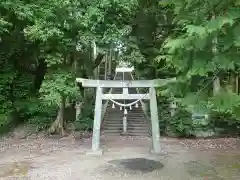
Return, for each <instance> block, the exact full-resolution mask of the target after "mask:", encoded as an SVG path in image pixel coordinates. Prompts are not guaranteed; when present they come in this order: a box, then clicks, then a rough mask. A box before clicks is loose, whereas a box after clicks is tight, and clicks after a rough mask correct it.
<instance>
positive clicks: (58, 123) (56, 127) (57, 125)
mask: <svg viewBox="0 0 240 180" xmlns="http://www.w3.org/2000/svg"><path fill="white" fill-rule="evenodd" d="M65 103H66V98H65V96H63V95H62V96H61V102H60V106H59V109H58V114H57V118H56V119H55V121H54V122H53V123H52V125H51V127H50V128H49V130H48V133H49V134H53V133H57V134H60V135H61V136H64V134H65V131H64V124H65V123H64V111H65V105H66V104H65Z"/></svg>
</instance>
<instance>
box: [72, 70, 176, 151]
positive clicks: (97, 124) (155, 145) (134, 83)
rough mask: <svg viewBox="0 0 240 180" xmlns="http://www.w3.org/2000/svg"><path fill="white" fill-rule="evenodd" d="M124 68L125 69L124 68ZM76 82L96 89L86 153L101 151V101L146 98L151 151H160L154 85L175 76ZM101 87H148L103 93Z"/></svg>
mask: <svg viewBox="0 0 240 180" xmlns="http://www.w3.org/2000/svg"><path fill="white" fill-rule="evenodd" d="M124 69H125V70H124ZM118 71H121V72H129V71H132V68H122V69H121V70H119V68H118ZM76 81H77V83H82V86H83V87H92V88H97V89H96V100H95V111H94V124H93V135H92V149H91V151H90V152H88V153H87V154H91V155H102V153H103V151H102V149H100V129H101V121H102V106H103V105H102V101H103V100H108V99H113V100H136V99H148V100H150V112H151V113H150V114H151V125H152V149H151V152H152V153H160V152H161V148H160V129H159V121H158V109H157V99H156V91H155V88H156V87H160V86H164V85H166V84H167V83H169V82H175V81H176V78H169V79H154V80H130V81H129V80H93V79H84V78H77V79H76ZM103 88H124V89H127V88H149V93H147V94H128V93H126V91H125V93H124V91H123V94H104V93H103Z"/></svg>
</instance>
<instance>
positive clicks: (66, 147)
mask: <svg viewBox="0 0 240 180" xmlns="http://www.w3.org/2000/svg"><path fill="white" fill-rule="evenodd" d="M90 145H91V139H85V140H75V139H74V138H72V137H68V138H62V139H58V138H36V137H29V138H28V139H22V140H13V139H3V140H1V141H0V159H1V160H0V179H1V180H13V179H16V180H20V179H23V180H50V179H54V180H121V179H125V180H135V179H136V180H143V179H144V180H145V179H146V178H148V179H149V180H211V179H216V180H218V179H219V180H238V179H240V151H239V150H240V141H239V139H234V138H228V139H211V140H184V139H181V140H179V139H172V138H162V139H161V146H162V149H163V151H164V152H166V153H167V154H164V155H152V154H150V153H149V147H150V145H151V140H150V139H149V138H141V137H136V138H128V137H111V138H109V137H108V138H106V137H102V139H101V146H102V148H103V150H104V155H103V156H101V157H92V156H87V155H85V153H86V152H87V151H88V150H89V149H90ZM152 160H154V161H152Z"/></svg>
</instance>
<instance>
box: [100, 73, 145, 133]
mask: <svg viewBox="0 0 240 180" xmlns="http://www.w3.org/2000/svg"><path fill="white" fill-rule="evenodd" d="M115 79H116V80H122V79H123V73H117V75H116V78H115ZM124 79H125V80H130V79H132V78H131V75H130V73H124ZM111 93H112V94H120V93H122V88H113V89H112V92H111ZM129 93H130V94H133V93H136V88H129ZM117 101H118V102H121V103H124V100H122V101H119V100H117ZM132 101H134V100H126V101H125V103H126V104H127V103H130V102H132ZM127 112H128V113H127V131H128V135H129V136H149V135H150V124H149V123H150V121H148V120H147V118H146V116H145V114H144V112H143V110H142V107H141V103H140V102H138V107H137V108H136V107H135V105H134V106H132V109H131V110H130V109H129V108H127ZM123 116H124V110H120V107H119V106H118V105H115V108H112V102H111V101H109V103H108V106H107V109H106V112H105V114H104V118H103V124H102V131H103V132H104V134H105V135H112V136H114V135H116V136H119V135H121V133H122V132H123Z"/></svg>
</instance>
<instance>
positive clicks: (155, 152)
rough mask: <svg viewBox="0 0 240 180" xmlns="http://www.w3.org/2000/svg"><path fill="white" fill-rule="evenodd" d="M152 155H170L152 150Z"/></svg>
mask: <svg viewBox="0 0 240 180" xmlns="http://www.w3.org/2000/svg"><path fill="white" fill-rule="evenodd" d="M150 153H151V154H153V155H159V156H164V155H167V154H168V153H167V152H166V151H162V150H160V151H155V150H154V149H150Z"/></svg>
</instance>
